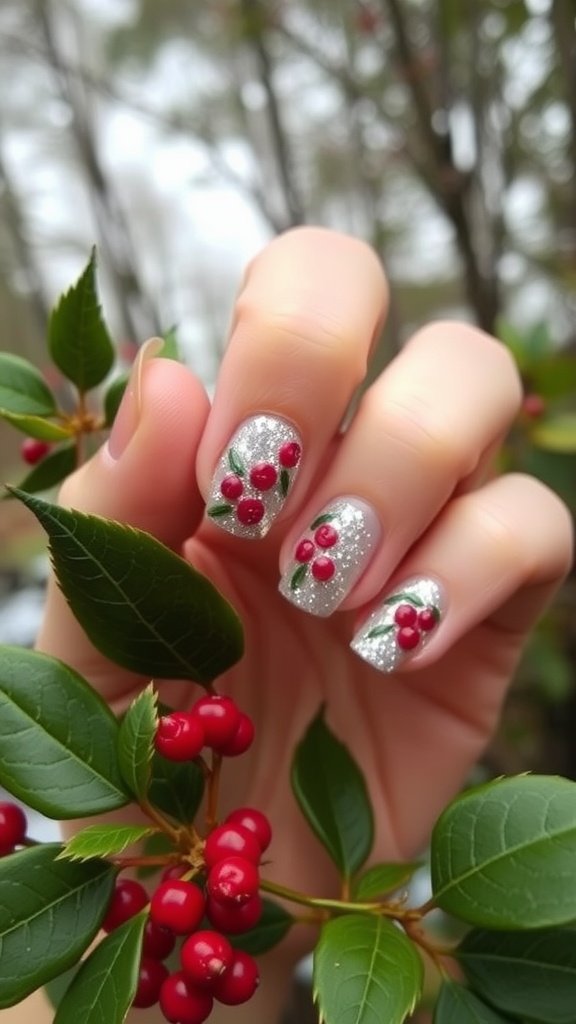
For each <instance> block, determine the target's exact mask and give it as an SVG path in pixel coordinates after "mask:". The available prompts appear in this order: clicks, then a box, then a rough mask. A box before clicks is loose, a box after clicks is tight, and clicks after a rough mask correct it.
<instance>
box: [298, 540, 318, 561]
mask: <svg viewBox="0 0 576 1024" xmlns="http://www.w3.org/2000/svg"><path fill="white" fill-rule="evenodd" d="M315 550H316V548H315V547H314V543H313V541H311V540H301V541H300V542H299V543H298V544H297V545H296V550H295V551H294V558H295V559H296V561H297V562H309V561H310V559H311V558H312V556H313V555H314V552H315Z"/></svg>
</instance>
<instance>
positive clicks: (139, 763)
mask: <svg viewBox="0 0 576 1024" xmlns="http://www.w3.org/2000/svg"><path fill="white" fill-rule="evenodd" d="M157 700H158V697H157V694H156V692H155V690H154V686H153V684H152V683H150V685H149V686H147V687H146V689H145V690H143V691H142V693H141V694H140V695H139V696H138V697H136V700H134V701H133V702H132V704H131V705H130V707H129V708H128V710H127V712H126V714H125V715H124V717H123V719H122V721H121V722H120V730H119V733H118V764H119V766H120V771H121V773H122V778H123V779H124V782H125V783H126V785H127V786H128V787H129V789H130V791H131V792H132V793H133V794H134V796H135V797H137V798H138V800H142V799H143V798H144V797H145V796H146V794H147V792H148V785H149V782H150V773H151V762H152V754H153V752H154V735H155V733H156V726H157V724H158V712H157V710H156V704H157Z"/></svg>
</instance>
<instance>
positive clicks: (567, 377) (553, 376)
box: [530, 352, 576, 399]
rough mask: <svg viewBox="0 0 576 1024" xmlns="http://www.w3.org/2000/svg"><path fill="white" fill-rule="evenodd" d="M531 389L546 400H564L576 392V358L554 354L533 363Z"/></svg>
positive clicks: (569, 355) (563, 354)
mask: <svg viewBox="0 0 576 1024" xmlns="http://www.w3.org/2000/svg"><path fill="white" fill-rule="evenodd" d="M530 389H531V390H533V391H537V392H538V394H540V395H542V396H543V398H545V399H556V398H563V397H565V396H566V395H570V394H573V393H574V392H576V357H575V356H574V355H571V354H569V353H561V352H554V353H552V354H551V355H548V356H545V357H544V358H543V359H540V360H538V362H536V363H533V364H532V365H531V366H530Z"/></svg>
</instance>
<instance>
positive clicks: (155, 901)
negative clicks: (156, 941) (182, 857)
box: [150, 878, 205, 935]
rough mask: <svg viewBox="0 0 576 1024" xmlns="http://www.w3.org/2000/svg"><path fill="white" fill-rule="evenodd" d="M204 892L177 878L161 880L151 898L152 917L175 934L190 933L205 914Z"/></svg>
mask: <svg viewBox="0 0 576 1024" xmlns="http://www.w3.org/2000/svg"><path fill="white" fill-rule="evenodd" d="M204 904H205V899H204V893H203V892H202V890H201V889H200V888H199V887H198V886H197V885H195V884H194V882H185V881H183V880H181V879H178V878H175V879H172V880H169V881H167V882H161V883H160V885H159V886H158V888H157V889H156V892H155V893H154V895H153V896H152V899H151V900H150V919H151V920H152V921H153V922H154V924H157V925H160V926H161V927H163V928H169V929H170V930H171V931H173V932H174V934H175V935H189V934H190V932H192V931H194V929H195V928H197V927H198V925H199V924H200V921H201V920H202V918H203V916H204Z"/></svg>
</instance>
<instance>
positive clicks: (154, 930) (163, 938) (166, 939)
mask: <svg viewBox="0 0 576 1024" xmlns="http://www.w3.org/2000/svg"><path fill="white" fill-rule="evenodd" d="M175 945H176V936H175V935H174V932H171V931H170V930H169V929H168V928H163V927H162V926H161V925H158V924H155V923H154V921H151V920H150V918H148V920H147V921H146V927H145V928H144V937H143V941H142V956H144V957H150V958H151V959H152V960H165V959H166V957H167V956H170V953H171V952H172V950H173V949H174V946H175Z"/></svg>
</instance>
